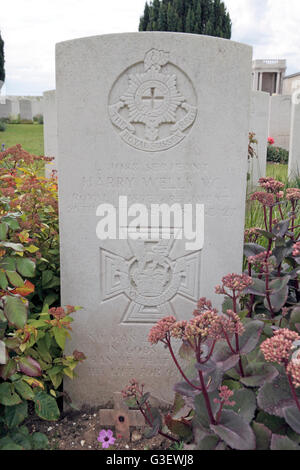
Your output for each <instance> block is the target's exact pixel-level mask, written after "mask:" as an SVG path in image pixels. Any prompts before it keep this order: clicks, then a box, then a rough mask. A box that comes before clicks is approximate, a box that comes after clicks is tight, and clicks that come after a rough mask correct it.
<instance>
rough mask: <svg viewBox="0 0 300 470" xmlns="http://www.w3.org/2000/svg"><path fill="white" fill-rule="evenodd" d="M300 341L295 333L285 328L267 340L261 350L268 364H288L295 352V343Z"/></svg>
mask: <svg viewBox="0 0 300 470" xmlns="http://www.w3.org/2000/svg"><path fill="white" fill-rule="evenodd" d="M299 339H300V336H299V335H298V333H296V332H295V331H291V330H288V329H286V328H283V329H282V330H277V331H275V333H274V336H273V337H272V338H268V339H266V340H265V341H264V342H263V343H262V344H261V346H260V349H261V351H262V353H263V355H264V357H265V360H266V361H267V362H276V363H277V364H287V362H288V361H289V359H290V356H291V354H292V350H293V343H294V342H295V341H297V340H299Z"/></svg>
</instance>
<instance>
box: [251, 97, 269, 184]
mask: <svg viewBox="0 0 300 470" xmlns="http://www.w3.org/2000/svg"><path fill="white" fill-rule="evenodd" d="M269 112H270V95H269V93H263V92H260V91H252V93H251V107H250V126H249V130H250V132H254V133H255V139H256V140H257V145H255V151H256V153H257V156H254V158H251V159H250V162H249V173H250V175H251V180H250V184H251V186H252V187H255V186H258V180H259V178H262V177H265V176H266V167H267V147H268V125H269Z"/></svg>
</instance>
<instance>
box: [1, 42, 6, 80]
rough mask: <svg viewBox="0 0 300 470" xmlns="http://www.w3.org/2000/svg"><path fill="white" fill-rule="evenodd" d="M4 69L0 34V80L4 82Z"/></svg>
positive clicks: (2, 44) (2, 43)
mask: <svg viewBox="0 0 300 470" xmlns="http://www.w3.org/2000/svg"><path fill="white" fill-rule="evenodd" d="M4 79H5V69H4V41H3V39H2V37H1V34H0V80H2V81H3V82H4Z"/></svg>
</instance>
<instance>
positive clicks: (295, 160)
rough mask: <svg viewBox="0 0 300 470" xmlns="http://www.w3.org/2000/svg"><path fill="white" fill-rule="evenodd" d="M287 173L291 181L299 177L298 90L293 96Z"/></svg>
mask: <svg viewBox="0 0 300 470" xmlns="http://www.w3.org/2000/svg"><path fill="white" fill-rule="evenodd" d="M288 172H289V178H290V179H291V180H292V179H293V178H295V177H296V176H298V177H299V175H300V89H299V90H298V91H296V92H295V93H294V95H293V106H292V119H291V143H290V154H289V170H288Z"/></svg>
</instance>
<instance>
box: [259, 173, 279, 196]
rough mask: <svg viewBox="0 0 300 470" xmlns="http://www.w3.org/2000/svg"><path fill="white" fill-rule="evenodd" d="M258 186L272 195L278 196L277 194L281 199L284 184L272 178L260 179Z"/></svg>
mask: <svg viewBox="0 0 300 470" xmlns="http://www.w3.org/2000/svg"><path fill="white" fill-rule="evenodd" d="M259 184H260V186H261V187H262V188H264V189H265V190H266V191H267V192H268V193H273V194H276V195H277V196H278V194H280V195H281V197H283V192H282V190H283V188H284V184H283V183H281V182H280V181H277V180H275V179H274V178H270V177H268V178H260V180H259Z"/></svg>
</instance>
